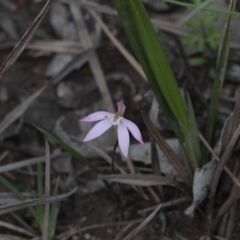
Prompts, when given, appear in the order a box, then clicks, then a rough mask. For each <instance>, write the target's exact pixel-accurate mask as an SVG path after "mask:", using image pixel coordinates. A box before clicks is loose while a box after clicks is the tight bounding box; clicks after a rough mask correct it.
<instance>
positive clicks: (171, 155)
mask: <svg viewBox="0 0 240 240" xmlns="http://www.w3.org/2000/svg"><path fill="white" fill-rule="evenodd" d="M141 115H142V118H143V121H144V123H145V125H146V127H147V129H148V131H149V133H150V135H151V136H152V137H153V139H154V140H155V142H156V143H157V144H158V146H159V147H160V149H161V150H162V151H163V153H164V155H165V156H166V157H167V158H168V160H169V162H170V163H171V164H172V166H173V167H174V169H175V170H176V171H177V173H178V174H179V176H180V177H181V178H182V179H183V180H184V181H185V183H186V184H187V185H188V186H190V187H191V186H192V178H191V177H190V176H189V175H188V173H187V171H186V169H185V168H184V166H183V164H182V162H181V159H180V158H179V157H178V156H177V155H176V153H175V152H174V151H173V150H172V149H171V148H170V147H169V145H168V144H167V142H166V140H165V139H164V138H163V137H162V135H161V134H160V133H159V132H158V130H157V129H156V128H155V126H154V125H153V123H152V122H151V120H150V119H149V117H148V116H147V114H146V111H145V110H144V108H143V106H142V107H141Z"/></svg>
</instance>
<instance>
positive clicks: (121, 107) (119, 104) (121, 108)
mask: <svg viewBox="0 0 240 240" xmlns="http://www.w3.org/2000/svg"><path fill="white" fill-rule="evenodd" d="M125 109H126V106H125V105H124V103H123V100H121V101H120V102H119V103H118V112H120V113H121V114H122V115H123V114H124V112H125Z"/></svg>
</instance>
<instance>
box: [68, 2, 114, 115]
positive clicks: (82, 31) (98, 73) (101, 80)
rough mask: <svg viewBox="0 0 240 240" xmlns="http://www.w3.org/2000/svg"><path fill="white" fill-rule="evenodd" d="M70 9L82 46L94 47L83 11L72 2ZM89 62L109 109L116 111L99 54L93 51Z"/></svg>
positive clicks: (86, 47)
mask: <svg viewBox="0 0 240 240" xmlns="http://www.w3.org/2000/svg"><path fill="white" fill-rule="evenodd" d="M70 9H71V12H72V15H73V18H74V20H75V22H76V26H77V29H78V34H79V38H80V39H81V41H82V46H83V47H84V48H85V49H89V48H92V47H93V44H92V40H91V37H90V35H89V32H88V29H87V27H86V25H85V21H84V19H83V17H82V13H81V11H80V9H79V8H78V7H77V6H76V5H75V4H70ZM89 64H90V68H91V71H92V74H93V76H94V78H95V80H96V82H97V85H98V88H99V90H100V92H101V95H102V98H103V100H104V102H105V104H106V107H107V110H108V111H109V112H115V107H114V105H113V102H112V99H111V95H110V92H109V90H108V86H107V84H106V79H105V77H104V74H103V70H102V68H101V65H100V62H99V60H98V57H97V54H96V53H95V52H93V53H92V54H91V55H90V56H89Z"/></svg>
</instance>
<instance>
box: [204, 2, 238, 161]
mask: <svg viewBox="0 0 240 240" xmlns="http://www.w3.org/2000/svg"><path fill="white" fill-rule="evenodd" d="M235 5H236V1H235V0H233V1H231V4H230V8H229V9H230V12H233V11H234V9H235ZM231 22H232V16H231V15H230V16H228V19H227V22H226V28H225V29H223V33H222V37H221V42H220V45H219V49H218V58H217V64H216V77H215V81H214V86H213V92H212V96H211V102H210V107H209V111H208V117H207V123H206V129H205V139H206V140H207V141H208V142H209V143H210V145H212V144H213V139H214V126H215V122H216V116H217V109H218V100H219V96H220V92H221V89H222V84H223V82H224V77H225V72H226V67H227V63H228V61H227V60H228V55H229V42H230V31H231ZM205 152H206V151H205ZM203 156H204V157H203V159H202V164H205V163H206V161H208V157H207V154H206V153H205V154H204V155H203Z"/></svg>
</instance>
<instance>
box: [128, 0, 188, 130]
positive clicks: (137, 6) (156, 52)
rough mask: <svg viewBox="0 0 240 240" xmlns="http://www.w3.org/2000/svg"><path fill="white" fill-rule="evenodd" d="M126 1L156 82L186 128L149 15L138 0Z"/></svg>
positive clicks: (174, 84) (183, 110)
mask: <svg viewBox="0 0 240 240" xmlns="http://www.w3.org/2000/svg"><path fill="white" fill-rule="evenodd" d="M128 3H129V9H130V11H131V14H132V17H133V19H134V21H135V23H136V27H137V31H138V34H139V37H140V40H141V43H142V45H143V48H144V51H145V54H146V58H147V60H148V61H149V63H150V66H151V68H152V71H153V74H154V76H155V78H156V81H157V84H158V85H159V87H160V89H161V91H162V94H163V96H164V98H165V100H166V102H167V103H168V105H169V107H170V108H171V110H172V112H173V113H174V115H175V116H176V118H177V119H178V121H179V122H180V123H181V125H182V127H183V128H184V129H185V130H188V129H189V123H188V118H187V112H186V108H185V105H184V102H183V98H182V96H181V93H180V90H179V87H178V85H177V82H176V79H175V77H174V74H173V72H172V69H171V67H170V65H169V62H168V59H167V57H166V55H165V52H164V50H163V47H162V45H161V43H160V41H159V39H158V36H157V34H156V31H155V29H154V27H153V25H152V23H151V21H150V19H149V16H148V14H147V12H146V10H145V8H144V6H143V4H142V2H141V1H140V0H136V1H129V2H128Z"/></svg>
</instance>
